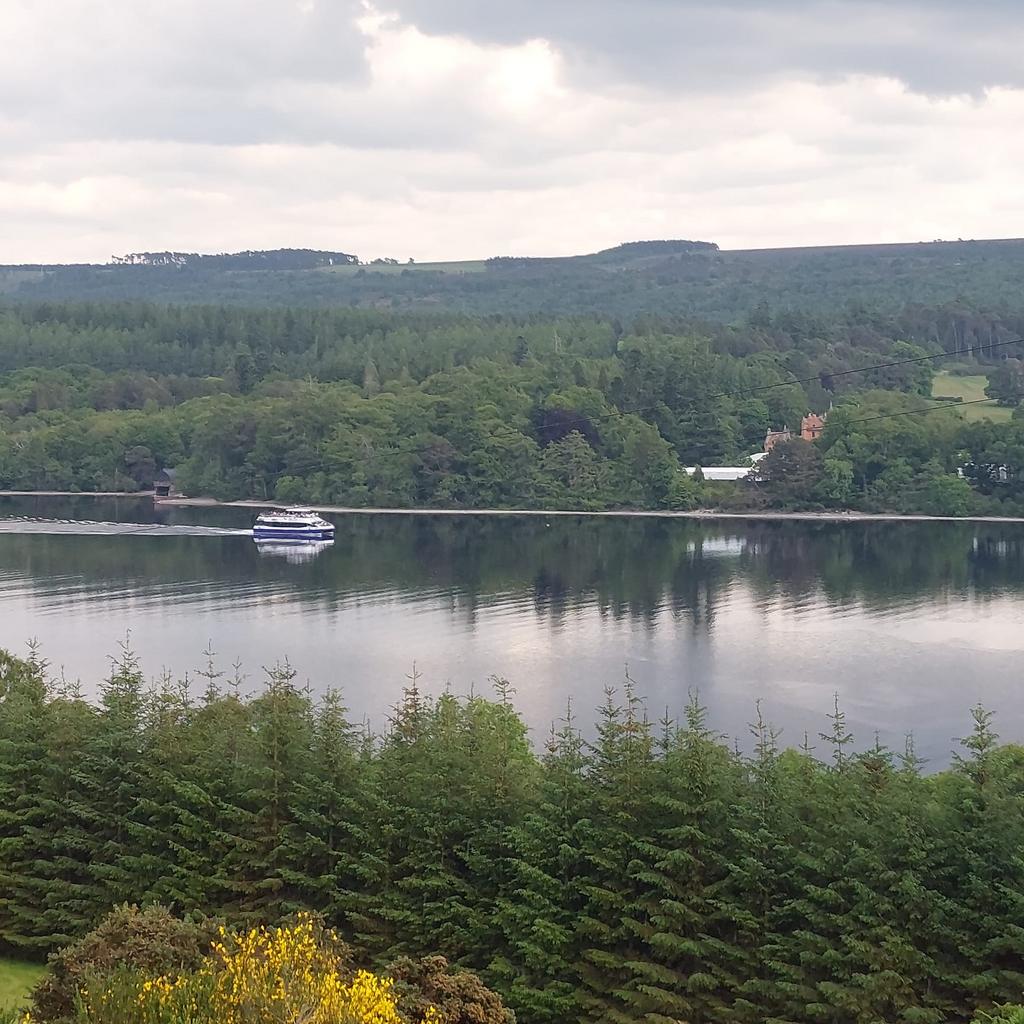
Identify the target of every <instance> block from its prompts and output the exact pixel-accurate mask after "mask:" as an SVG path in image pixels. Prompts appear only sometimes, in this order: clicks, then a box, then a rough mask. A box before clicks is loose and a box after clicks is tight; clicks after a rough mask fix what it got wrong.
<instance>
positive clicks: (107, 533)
mask: <svg viewBox="0 0 1024 1024" xmlns="http://www.w3.org/2000/svg"><path fill="white" fill-rule="evenodd" d="M0 533H40V534H69V535H72V536H94V537H127V536H134V537H251V536H252V530H225V529H221V528H219V527H216V526H186V525H174V526H172V525H168V524H166V523H104V522H89V521H86V520H79V519H33V518H31V517H28V516H11V517H8V518H0Z"/></svg>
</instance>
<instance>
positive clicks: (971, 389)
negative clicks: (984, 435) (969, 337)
mask: <svg viewBox="0 0 1024 1024" xmlns="http://www.w3.org/2000/svg"><path fill="white" fill-rule="evenodd" d="M987 384H988V377H984V376H981V375H978V376H974V377H955V376H953V374H951V373H948V372H947V371H945V370H940V371H939V372H938V373H937V374H935V380H934V381H933V383H932V394H933V395H935V396H940V395H941V396H944V397H946V398H962V399H963V400H964V401H965V402H976V401H978V400H979V399H982V398H984V397H985V386H986V385H987ZM950 408H952V409H956V408H957V406H955V405H953V406H950ZM958 411H959V413H960V415H961V416H963V418H964V419H965V420H967V422H968V423H974V422H976V421H977V420H994V421H996V422H1005V421H1007V420H1009V419H1010V418H1011V417H1012V416H1013V410H1012V409H1007V408H1005V407H1004V406H1001V405H996V404H995V402H993V403H992V404H991V405H969V406H967V407H966V408H964V409H960V410H958Z"/></svg>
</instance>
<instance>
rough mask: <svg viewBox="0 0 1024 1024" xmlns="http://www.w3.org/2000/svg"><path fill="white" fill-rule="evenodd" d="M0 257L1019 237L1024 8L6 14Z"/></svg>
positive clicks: (544, 7)
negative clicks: (652, 240)
mask: <svg viewBox="0 0 1024 1024" xmlns="http://www.w3.org/2000/svg"><path fill="white" fill-rule="evenodd" d="M0 7H2V12H3V13H2V17H0V42H2V45H3V49H2V58H0V261H2V262H28V261H61V262H64V261H77V260H89V261H105V260H107V259H109V257H110V256H111V255H112V254H119V253H124V252H131V251H137V250H142V249H150V250H161V249H183V250H188V251H202V252H222V251H235V250H238V249H245V248H276V247H278V246H309V247H314V248H323V249H341V250H345V251H347V252H355V253H357V254H358V255H360V256H361V257H363V258H372V257H375V256H394V257H397V258H399V259H402V260H404V259H406V258H407V257H410V256H412V257H414V258H415V259H417V260H419V261H424V260H429V259H459V258H467V259H468V258H479V257H484V256H492V255H514V254H515V255H558V254H567V253H574V252H586V251H592V250H594V249H597V248H603V247H606V246H609V245H614V244H616V243H617V242H620V241H626V240H632V239H640V238H680V237H682V238H701V239H707V240H710V241H717V242H718V243H719V244H721V245H722V246H723V247H726V248H738V247H754V246H770V245H802V244H818V243H840V242H870V241H902V240H907V241H916V240H919V239H932V238H957V237H963V238H971V237H973V238H983V237H1009V236H1024V56H1022V54H1024V2H1022V0H972V2H970V3H968V2H967V0H884V2H866V0H505V2H504V3H500V4H499V3H490V2H487V0H379V3H378V2H376V0H375V2H374V3H373V4H370V3H362V2H359V0H173V2H168V0H127V2H126V0H0Z"/></svg>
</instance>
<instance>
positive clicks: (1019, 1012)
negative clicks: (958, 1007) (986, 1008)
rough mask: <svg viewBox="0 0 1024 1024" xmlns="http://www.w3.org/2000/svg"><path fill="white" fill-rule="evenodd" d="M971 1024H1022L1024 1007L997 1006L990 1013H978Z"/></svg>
mask: <svg viewBox="0 0 1024 1024" xmlns="http://www.w3.org/2000/svg"><path fill="white" fill-rule="evenodd" d="M973 1024H1024V1006H1011V1005H1010V1004H1009V1003H1007V1004H1006V1005H1005V1006H997V1007H995V1009H994V1010H993V1011H992V1012H991V1013H979V1014H978V1015H977V1016H976V1017H975V1018H974V1021H973Z"/></svg>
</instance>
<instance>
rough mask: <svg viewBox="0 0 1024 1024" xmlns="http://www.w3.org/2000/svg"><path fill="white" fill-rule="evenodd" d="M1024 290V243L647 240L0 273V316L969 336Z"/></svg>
mask: <svg viewBox="0 0 1024 1024" xmlns="http://www.w3.org/2000/svg"><path fill="white" fill-rule="evenodd" d="M1022 280H1024V239H988V240H959V239H958V240H956V241H935V242H904V243H880V244H876V245H832V246H827V245H826V246H807V247H802V248H788V249H746V250H742V249H722V248H720V247H719V246H718V245H716V244H715V243H714V242H709V241H697V240H692V239H681V238H676V239H647V240H641V241H633V242H623V243H622V244H620V245H616V246H612V247H611V248H607V249H601V250H600V251H598V252H591V253H589V254H582V253H581V254H578V255H574V256H558V257H529V256H495V257H494V258H492V259H466V260H444V261H424V262H420V261H416V260H413V259H406V258H403V259H401V260H399V259H398V258H394V255H392V256H387V255H384V256H377V257H376V258H368V257H366V256H362V257H360V256H357V255H355V254H353V253H351V252H343V251H327V250H322V249H272V250H253V249H250V250H246V251H244V252H236V253H221V254H219V255H201V254H199V253H194V252H172V251H166V252H136V253H129V254H128V255H125V256H118V257H116V258H115V259H113V260H112V261H111V262H108V263H103V264H92V265H89V264H77V265H64V266H61V265H54V264H50V265H44V264H21V265H15V266H0V307H3V306H4V305H6V304H8V303H11V302H51V301H87V302H126V301H146V302H160V303H179V304H190V303H196V304H203V305H208V304H228V305H241V306H278V307H289V306H295V307H312V306H318V307H342V306H345V307H358V308H363V309H370V310H375V311H388V312H410V313H412V312H422V313H429V314H437V313H446V314H458V315H467V314H468V315H487V316H490V315H511V316H521V317H529V316H533V315H535V314H545V315H560V316H594V315H606V316H612V317H617V318H619V319H620V320H621V321H622V322H623V324H625V323H626V322H628V321H629V320H631V319H635V318H648V317H687V318H689V319H691V320H700V321H712V322H718V323H726V324H738V323H749V324H750V325H751V327H752V328H753V329H755V330H759V331H771V330H773V329H775V325H776V323H790V322H791V321H792V317H793V315H794V311H796V312H799V313H800V314H801V315H810V314H814V315H817V314H827V315H829V316H832V315H833V314H834V313H835V311H836V310H840V309H842V310H850V309H858V310H871V311H873V312H874V313H875V314H883V313H884V314H885V315H894V314H896V313H899V312H900V311H901V310H907V309H910V308H913V307H920V306H927V307H930V308H938V307H947V306H951V305H953V304H957V305H959V306H961V307H963V309H964V314H963V315H964V317H965V321H966V322H965V323H964V324H963V325H961V327H960V328H959V336H960V337H962V338H971V337H974V334H973V333H972V332H973V331H974V330H975V329H974V327H973V326H972V324H971V317H972V315H973V314H972V313H971V312H970V311H971V310H979V309H989V310H1001V311H1003V313H1004V314H1007V312H1008V310H1014V309H1016V308H1017V306H1016V305H1015V304H1012V303H1015V302H1016V299H1015V296H1017V295H1018V294H1019V292H1020V282H1021V281H1022ZM0 312H2V309H0ZM787 318H788V319H787ZM817 329H818V328H816V327H813V326H810V325H808V326H807V327H806V330H808V331H812V332H813V331H814V330H817ZM994 329H995V330H997V331H1009V332H1011V333H1012V334H1015V335H1019V334H1024V326H1022V324H1021V322H1020V321H1018V320H1017V319H1016V318H1014V317H1009V316H1008V315H1007V316H1005V317H1004V320H1003V321H1001V322H1000V324H999V326H998V328H994ZM986 330H987V328H986ZM957 344H960V342H957Z"/></svg>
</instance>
